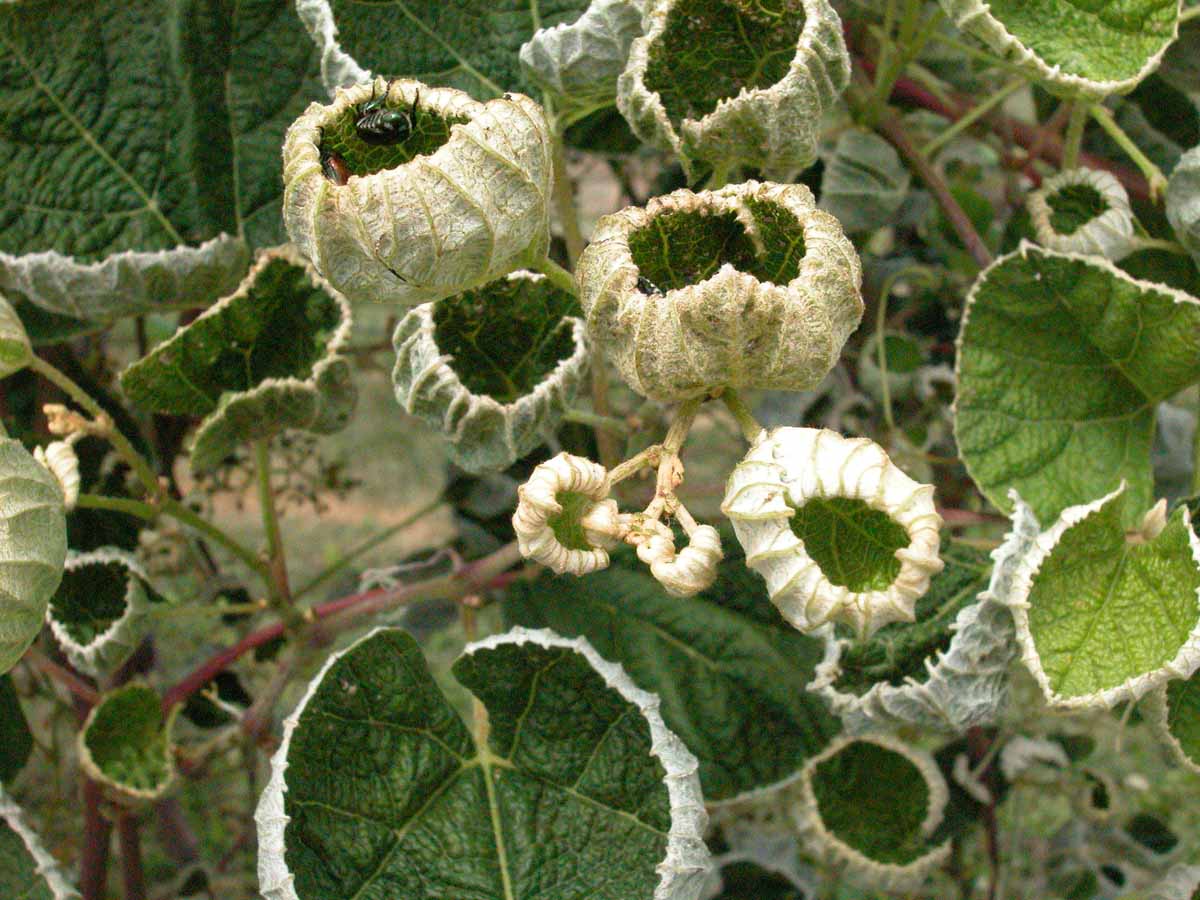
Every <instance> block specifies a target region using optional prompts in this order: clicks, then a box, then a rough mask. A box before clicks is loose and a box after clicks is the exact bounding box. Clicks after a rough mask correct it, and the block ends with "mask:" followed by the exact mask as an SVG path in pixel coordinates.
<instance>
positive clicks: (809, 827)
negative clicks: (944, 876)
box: [795, 735, 950, 890]
mask: <svg viewBox="0 0 1200 900" xmlns="http://www.w3.org/2000/svg"><path fill="white" fill-rule="evenodd" d="M948 798H949V789H948V787H947V786H946V780H945V778H943V777H942V773H941V770H939V769H938V766H937V763H936V762H935V761H934V760H933V757H931V756H929V755H928V754H927V753H924V752H922V751H918V750H914V749H913V748H911V747H909V746H907V745H905V744H904V743H902V742H900V741H899V740H896V739H895V738H891V737H887V736H884V735H871V736H867V737H861V738H844V739H842V740H839V741H836V742H835V743H834V744H832V745H831V746H830V747H829V748H828V749H826V750H825V752H824V753H822V754H821V755H820V756H817V757H814V758H813V759H811V760H809V761H808V764H807V765H806V766H805V767H804V772H803V774H802V776H801V780H800V803H799V805H798V806H797V807H796V808H795V818H796V825H797V827H799V828H800V829H801V833H802V836H803V839H804V842H805V844H806V845H807V847H808V850H809V852H810V853H812V854H813V855H814V856H817V857H818V858H823V859H825V860H826V861H827V862H830V863H838V864H841V865H843V866H845V869H846V871H847V873H848V874H851V875H852V876H853V877H854V878H855V880H857V881H860V882H862V883H864V884H866V885H868V886H871V887H875V888H879V889H882V890H910V889H915V888H916V887H917V886H919V885H920V884H921V882H922V881H924V879H925V877H926V875H927V874H928V873H929V872H930V871H932V870H933V869H934V868H935V867H937V866H939V865H941V864H942V863H943V862H944V861H945V859H946V857H947V856H948V855H949V852H950V844H949V842H948V841H947V842H946V843H945V844H942V845H941V846H933V845H931V844H930V841H929V839H930V836H931V835H932V834H933V832H934V831H935V830H936V829H937V827H938V825H939V824H940V823H941V821H942V816H943V813H944V811H945V808H946V802H947V800H948Z"/></svg>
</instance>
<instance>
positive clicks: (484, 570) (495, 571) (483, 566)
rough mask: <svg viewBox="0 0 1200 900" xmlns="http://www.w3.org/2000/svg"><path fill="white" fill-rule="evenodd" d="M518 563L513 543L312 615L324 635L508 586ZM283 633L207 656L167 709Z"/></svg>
mask: <svg viewBox="0 0 1200 900" xmlns="http://www.w3.org/2000/svg"><path fill="white" fill-rule="evenodd" d="M520 559H521V554H520V551H519V550H518V549H517V545H516V543H515V542H513V543H511V544H506V545H505V546H503V547H501V548H500V549H499V550H496V551H495V552H493V553H491V554H490V555H488V556H485V557H483V558H482V559H478V560H475V561H474V562H472V563H469V564H468V565H466V566H464V567H463V569H462V570H461V571H460V572H456V573H454V574H451V575H444V576H440V577H437V578H431V579H428V580H426V581H421V582H417V583H416V584H410V585H403V586H401V587H398V588H382V589H379V590H374V591H366V592H364V593H361V594H349V595H347V596H345V597H340V598H338V599H337V600H330V601H329V602H328V603H322V604H320V605H319V606H314V607H313V608H312V615H313V617H314V618H315V619H316V620H318V621H322V623H323V624H322V626H321V634H330V633H337V632H339V631H342V630H345V629H347V628H349V627H350V626H352V625H353V624H355V623H356V622H358V621H360V620H361V619H363V618H366V617H369V616H371V615H373V614H375V613H378V612H382V611H384V610H386V609H391V608H393V607H395V606H399V605H401V604H403V603H407V602H409V601H411V600H415V599H417V598H420V597H427V598H434V597H444V598H447V599H454V598H457V597H461V596H463V595H464V594H468V593H473V592H477V591H480V590H485V589H489V588H492V587H494V586H499V585H500V584H506V583H508V581H510V580H511V579H509V578H507V577H506V576H505V575H504V574H503V573H504V572H505V570H506V569H509V568H511V567H512V566H513V565H515V564H516V563H517V562H519V561H520ZM339 613H340V614H342V615H341V616H339V617H338V618H337V619H336V620H334V621H332V622H331V621H328V620H330V619H332V618H333V617H334V616H335V615H338V614H339ZM283 633H284V625H283V622H274V623H272V624H270V625H266V626H264V627H262V628H260V629H258V630H257V631H253V632H251V633H250V634H248V635H246V636H245V637H243V638H242V639H241V640H240V641H238V642H237V643H236V644H234V645H233V646H231V647H227V648H226V649H224V650H221V651H219V652H218V653H216V654H214V655H213V656H211V657H209V658H208V659H207V660H205V661H204V662H203V663H201V664H200V665H199V666H198V667H197V668H196V669H194V670H193V671H192V672H191V673H189V674H188V675H186V676H185V677H184V678H183V679H182V680H181V681H179V682H178V683H177V684H176V685H175V686H174V687H172V688H171V689H170V690H168V691H167V692H166V694H164V695H163V700H162V706H163V710H164V711H167V710H170V709H172V708H173V707H174V706H176V705H177V704H180V703H183V702H184V701H186V700H187V699H188V698H189V697H190V696H192V694H194V693H196V692H197V691H198V690H200V689H201V688H202V687H204V685H206V684H208V682H210V681H211V680H212V679H213V678H215V677H216V676H217V675H218V674H220V673H221V672H223V671H225V670H226V669H227V668H229V667H230V666H231V665H233V663H235V662H236V661H237V660H238V659H240V658H241V657H243V656H245V655H246V654H247V653H249V652H250V651H252V650H254V649H255V648H256V647H261V646H262V645H263V644H267V643H270V642H271V641H273V640H275V639H277V638H279V637H281V636H282V635H283ZM314 637H317V635H314Z"/></svg>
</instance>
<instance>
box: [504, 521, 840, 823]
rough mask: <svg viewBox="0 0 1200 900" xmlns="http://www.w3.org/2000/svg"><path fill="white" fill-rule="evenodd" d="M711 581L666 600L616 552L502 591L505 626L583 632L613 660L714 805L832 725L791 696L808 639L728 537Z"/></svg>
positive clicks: (799, 685) (771, 779) (800, 697)
mask: <svg viewBox="0 0 1200 900" xmlns="http://www.w3.org/2000/svg"><path fill="white" fill-rule="evenodd" d="M722 543H723V546H724V548H725V552H726V558H725V559H724V560H723V561H722V563H721V565H720V568H719V570H718V575H717V581H716V583H715V584H714V585H713V586H712V587H711V588H709V589H708V590H706V591H703V592H701V593H700V594H698V595H697V596H695V597H692V598H689V599H685V600H681V599H679V598H677V597H672V596H670V595H668V594H667V593H666V592H665V591H664V590H663V589H662V586H661V585H659V584H658V582H656V581H655V580H654V579H653V578H652V577H650V575H649V574H648V573H646V572H645V569H644V567H640V565H639V563H638V562H637V559H636V557H635V556H634V555H633V553H632V552H630V551H628V550H624V549H622V550H619V551H617V552H615V553H614V554H613V563H612V565H611V566H610V567H609V568H608V569H605V570H603V571H600V572H594V573H592V574H591V575H588V576H587V577H586V578H574V577H554V576H551V575H543V576H542V577H540V578H539V579H538V580H537V581H534V582H531V583H523V582H518V583H516V584H514V585H512V587H510V588H509V590H508V595H507V596H506V598H505V602H504V615H505V619H506V621H508V622H509V623H511V624H518V625H524V626H527V627H530V628H551V629H553V630H554V631H556V632H558V633H559V634H564V635H568V636H578V635H583V636H584V637H586V638H587V639H588V641H590V642H591V643H592V645H593V646H594V647H595V648H596V650H597V651H598V652H599V653H600V655H601V656H604V657H605V658H606V659H612V660H615V661H618V662H620V663H621V665H622V666H624V667H625V670H626V671H627V672H628V673H629V675H630V677H631V678H633V680H634V682H635V683H636V684H637V685H638V686H639V687H641V688H642V689H643V690H647V691H651V692H653V693H655V694H658V696H659V697H661V698H662V715H663V719H664V720H665V721H666V723H667V727H668V728H670V729H671V730H672V731H673V732H674V733H675V734H677V735H679V737H680V738H681V739H682V740H683V742H684V744H686V745H687V748H688V749H689V750H691V751H692V753H694V754H695V755H696V757H697V758H698V759H699V760H700V781H701V785H702V786H703V788H704V796H705V799H707V800H724V799H729V798H731V797H736V796H738V795H739V794H743V793H746V792H747V791H750V790H753V789H755V788H761V787H765V786H767V785H772V784H776V783H778V782H780V781H782V780H784V779H786V778H787V777H789V776H791V775H794V774H795V773H796V772H797V771H798V770H799V769H800V768H801V767H802V766H803V764H804V761H805V760H806V759H807V758H808V757H810V756H812V755H814V754H816V753H818V752H820V751H821V749H823V748H824V747H825V746H826V745H827V744H828V743H829V741H830V739H831V738H832V737H833V736H834V734H835V733H836V732H837V730H838V728H839V726H838V724H837V720H836V719H834V718H833V717H832V716H831V715H830V714H829V712H828V711H827V710H826V707H825V705H824V703H822V702H821V701H820V700H819V699H818V698H817V697H815V696H813V695H812V694H809V693H807V692H805V691H804V690H803V687H804V685H806V684H808V683H809V682H810V681H812V679H813V671H814V669H815V667H816V664H817V663H818V662H820V660H821V656H822V652H823V651H822V647H821V644H820V642H819V641H817V640H815V639H813V638H810V637H807V636H805V635H802V634H800V633H799V632H798V631H796V630H795V629H794V628H792V627H791V626H790V625H788V624H787V623H786V622H784V621H783V620H782V618H780V616H779V613H778V611H777V610H776V609H775V607H774V606H772V605H771V602H770V600H769V599H768V598H767V595H766V588H765V585H764V584H763V582H762V579H760V578H759V577H758V576H757V575H755V574H754V573H753V572H751V571H750V570H749V569H747V568H746V565H745V562H744V558H743V557H742V555H741V553H740V549H739V545H738V543H737V541H736V540H735V539H734V538H733V537H732V536H731V535H729V534H728V533H726V534H725V535H724V537H723V540H722Z"/></svg>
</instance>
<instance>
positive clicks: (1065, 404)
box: [954, 244, 1200, 527]
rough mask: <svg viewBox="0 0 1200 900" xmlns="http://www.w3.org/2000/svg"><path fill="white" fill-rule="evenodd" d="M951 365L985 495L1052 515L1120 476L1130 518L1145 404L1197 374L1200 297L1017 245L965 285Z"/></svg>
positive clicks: (1149, 407) (1146, 447) (1143, 443)
mask: <svg viewBox="0 0 1200 900" xmlns="http://www.w3.org/2000/svg"><path fill="white" fill-rule="evenodd" d="M957 365H958V395H957V398H956V400H955V423H954V427H955V434H956V437H957V439H958V446H959V452H960V453H961V454H962V458H963V461H964V462H965V464H966V467H967V471H968V472H969V473H970V475H971V477H972V478H973V479H974V481H975V483H976V484H977V485H979V487H980V489H981V490H982V491H983V493H984V494H985V495H986V496H987V498H988V499H989V500H991V501H992V503H994V504H996V506H998V507H1000V508H1001V509H1002V510H1004V511H1005V512H1011V510H1012V508H1013V507H1012V503H1011V501H1010V499H1009V496H1008V492H1009V491H1010V490H1011V489H1016V490H1017V492H1018V493H1020V495H1021V497H1022V498H1023V499H1024V500H1025V501H1026V502H1027V503H1028V504H1029V505H1030V507H1031V508H1032V509H1033V512H1034V513H1035V515H1036V516H1037V518H1038V519H1040V520H1042V521H1050V520H1053V519H1055V518H1057V517H1058V514H1059V513H1060V512H1062V511H1063V510H1064V509H1066V508H1067V507H1068V506H1072V505H1076V504H1080V503H1087V502H1089V501H1091V500H1093V499H1095V498H1096V497H1098V496H1101V495H1103V494H1105V493H1107V492H1109V491H1111V490H1113V489H1114V488H1115V487H1116V486H1117V484H1118V483H1119V482H1120V481H1121V480H1122V479H1124V480H1125V482H1126V484H1127V485H1128V488H1127V490H1128V493H1129V502H1128V504H1127V506H1126V509H1127V511H1128V513H1129V515H1130V517H1131V518H1130V519H1129V521H1128V522H1127V524H1128V525H1130V526H1131V527H1132V526H1133V525H1135V524H1136V522H1137V518H1138V517H1140V515H1141V513H1142V512H1144V511H1145V510H1146V509H1147V508H1148V507H1149V506H1150V503H1151V491H1152V472H1151V465H1150V448H1151V443H1152V441H1153V437H1154V409H1155V406H1156V405H1157V403H1158V401H1160V400H1163V399H1165V398H1167V397H1169V396H1170V395H1171V394H1173V393H1175V392H1176V391H1178V390H1180V389H1181V388H1184V387H1187V386H1188V385H1189V384H1192V383H1194V382H1195V381H1197V380H1198V379H1200V301H1198V300H1196V299H1195V298H1193V297H1191V296H1188V295H1187V294H1184V293H1182V292H1180V291H1175V290H1171V289H1170V288H1166V287H1163V286H1162V285H1157V284H1150V283H1148V282H1142V281H1137V280H1136V279H1133V278H1131V277H1129V276H1128V275H1126V274H1124V273H1123V272H1121V271H1119V270H1118V269H1116V268H1114V267H1113V266H1112V265H1111V264H1109V263H1107V262H1105V261H1103V260H1099V259H1096V258H1094V257H1080V256H1073V255H1070V254H1065V253H1056V252H1053V251H1050V250H1043V249H1039V248H1037V247H1034V246H1032V245H1030V244H1022V245H1021V247H1020V248H1019V249H1018V250H1016V251H1014V252H1013V253H1010V254H1008V255H1007V256H1004V257H1001V258H1000V259H999V260H997V261H996V263H995V264H993V265H992V266H991V267H990V268H988V269H986V270H984V272H983V273H981V274H980V276H979V278H978V279H977V280H976V282H975V285H974V287H973V288H972V289H971V293H970V295H969V297H968V298H967V310H966V313H965V315H964V317H963V325H962V331H961V333H960V335H959V355H958V364H957Z"/></svg>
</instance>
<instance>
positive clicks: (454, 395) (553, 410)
mask: <svg viewBox="0 0 1200 900" xmlns="http://www.w3.org/2000/svg"><path fill="white" fill-rule="evenodd" d="M579 312H580V309H579V304H578V302H577V301H576V300H575V297H574V296H573V295H572V294H570V293H568V292H567V291H564V290H561V289H560V288H557V287H555V286H554V285H552V284H551V283H550V282H549V281H548V280H547V279H546V278H545V277H544V276H542V275H535V274H533V273H530V272H515V273H513V274H512V275H509V276H507V277H506V278H501V279H499V280H497V281H493V282H490V283H488V284H486V285H484V286H483V287H481V288H477V289H475V290H472V291H466V292H464V293H462V294H457V295H455V296H453V297H447V298H446V299H445V300H440V301H438V302H437V303H432V304H425V305H423V306H418V307H417V308H416V309H414V310H412V311H411V312H409V313H408V314H407V315H406V316H405V317H404V318H403V319H401V320H400V324H399V325H397V326H396V333H395V335H394V337H393V339H392V342H393V345H394V346H395V348H396V367H395V369H394V370H393V371H392V382H393V384H394V385H395V389H396V400H397V401H398V402H399V403H400V405H401V406H402V407H403V408H404V410H405V411H406V412H408V413H409V414H411V415H416V416H419V417H420V418H422V419H424V420H425V421H426V422H428V423H429V424H430V425H432V426H433V427H434V428H436V429H438V430H439V431H440V432H441V433H442V435H443V436H444V437H445V438H446V440H447V442H448V443H449V445H450V456H451V458H452V459H453V460H454V461H455V462H456V463H457V464H458V465H459V466H461V467H462V468H464V469H466V470H467V471H468V472H482V471H488V470H500V469H506V468H508V467H509V466H510V465H512V464H513V463H514V462H516V461H517V460H518V459H520V458H521V457H523V456H525V455H527V454H528V453H529V452H530V451H532V450H533V449H534V448H535V447H537V446H538V445H539V444H541V443H542V442H543V441H545V440H546V439H547V437H549V436H550V435H552V434H553V433H554V432H555V431H556V430H557V428H558V424H559V422H561V421H562V416H563V413H564V412H566V409H567V407H568V406H569V405H570V404H571V401H572V400H573V399H574V397H575V393H576V391H577V390H578V388H579V384H580V382H581V380H582V379H583V376H584V374H585V373H586V372H587V365H588V352H587V343H586V340H585V337H584V324H583V320H582V319H579V318H577V317H576V316H577V315H578V314H579Z"/></svg>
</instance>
